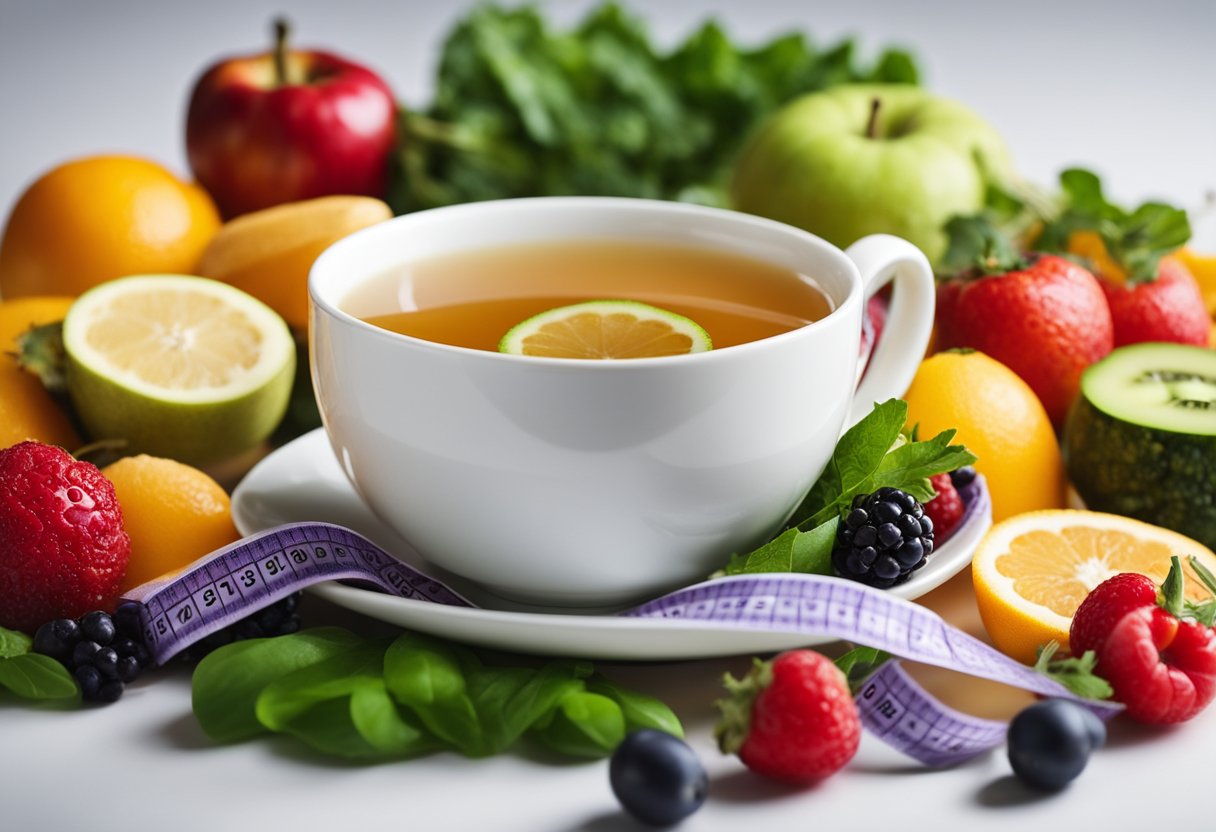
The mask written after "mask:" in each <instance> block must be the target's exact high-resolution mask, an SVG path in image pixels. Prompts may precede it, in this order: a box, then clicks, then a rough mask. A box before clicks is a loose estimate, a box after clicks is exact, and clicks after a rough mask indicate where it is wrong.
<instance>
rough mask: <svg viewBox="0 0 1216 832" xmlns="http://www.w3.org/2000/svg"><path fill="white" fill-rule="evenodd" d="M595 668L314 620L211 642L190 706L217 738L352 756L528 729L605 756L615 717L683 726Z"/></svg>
mask: <svg viewBox="0 0 1216 832" xmlns="http://www.w3.org/2000/svg"><path fill="white" fill-rule="evenodd" d="M491 661H493V663H491ZM593 673H594V668H593V667H592V666H591V665H590V664H589V663H587V662H581V661H568V660H554V661H548V662H543V663H538V662H535V661H532V660H525V659H521V658H519V657H511V656H507V655H500V654H485V657H484V658H483V655H482V654H479V653H478V652H476V651H473V650H470V649H469V648H467V647H462V646H460V645H455V644H450V643H448V642H445V641H443V640H441V639H437V638H432V637H429V636H423V635H418V634H415V633H405V634H403V635H402V636H400V637H399V638H397V639H396V640H394V641H393V642H392V643H391V644H389V643H386V642H384V641H369V640H364V639H360V638H358V637H357V636H354V635H352V634H350V633H348V632H346V631H345V630H337V629H322V630H310V631H303V632H300V633H296V634H295V635H291V636H283V637H280V638H274V639H258V640H250V641H245V642H238V643H235V644H230V645H227V646H225V647H221V648H220V649H219V650H216V651H215V652H214V653H212V654H211V655H210V656H208V657H207V658H206V659H204V660H203V661H202V662H200V663H199V666H198V668H196V670H195V676H194V711H195V715H196V716H197V717H198V719H199V723H200V725H202V726H203V730H204V731H206V733H207V734H208V736H211V737H212V738H213V739H216V740H219V741H231V740H238V739H245V738H248V737H251V736H254V735H256V734H258V733H261V732H265V731H276V732H280V733H285V734H289V735H291V736H294V737H296V738H297V739H299V740H300V741H302V742H304V743H306V744H307V745H309V746H311V747H312V748H314V749H316V750H317V751H320V752H322V753H325V754H332V755H336V756H341V757H346V758H350V759H358V760H376V759H385V758H393V757H409V756H416V755H419V754H424V753H428V752H430V751H434V750H437V749H443V748H448V749H452V750H455V751H459V752H461V753H462V754H465V755H467V756H470V757H482V756H487V755H489V754H496V753H498V752H501V751H503V750H505V749H506V748H508V747H509V746H510V745H512V744H513V743H514V742H515V741H516V740H518V739H519V738H520V737H521V736H522V735H523V734H525V733H526V732H529V731H532V732H533V733H537V734H538V736H539V738H540V739H541V741H542V742H546V743H547V744H549V745H550V746H551V747H552V748H554V749H556V750H559V751H563V753H572V754H577V756H603V755H605V754H607V753H610V752H611V751H612V749H613V748H615V743H616V742H619V741H620V737H623V736H624V733H623V731H624V730H625V728H624V727H622V728H621V730H620V731H618V730H617V728H616V726H617V724H618V723H619V724H620V725H621V726H626V727H628V728H633V727H650V728H658V729H660V730H665V731H669V732H671V733H673V734H676V735H678V736H679V735H682V734H683V731H682V729H681V727H680V723H679V720H678V719H676V717H675V714H673V713H672V712H671V710H670V709H669V708H667V706H665V705H664V704H663V703H662V702H659V701H658V700H657V699H654V698H653V697H649V696H644V695H642V694H638V693H634V692H632V691H628V690H625V689H624V688H621V687H619V686H617V685H614V684H612V683H611V682H609V681H608V680H606V679H603V678H602V677H599V676H594V675H593ZM601 700H603V701H601ZM605 702H606V703H607V705H605V704H604V703H605ZM613 714H615V716H613ZM618 734H619V737H618ZM613 738H616V739H615V740H614V739H613Z"/></svg>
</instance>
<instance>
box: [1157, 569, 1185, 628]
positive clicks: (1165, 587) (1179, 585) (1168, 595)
mask: <svg viewBox="0 0 1216 832" xmlns="http://www.w3.org/2000/svg"><path fill="white" fill-rule="evenodd" d="M1185 582H1186V576H1185V575H1184V574H1183V573H1182V560H1181V559H1180V558H1179V557H1178V556H1177V555H1173V556H1171V557H1170V571H1169V572H1167V573H1166V574H1165V580H1164V581H1162V582H1161V588H1160V589H1159V590H1157V602H1158V603H1159V604H1160V605H1161V608H1162V609H1164V610H1165V611H1166V612H1168V613H1169V614H1170V615H1172V616H1174V617H1175V618H1178V617H1180V616H1181V615H1182V612H1183V600H1184V597H1185V595H1184V593H1185Z"/></svg>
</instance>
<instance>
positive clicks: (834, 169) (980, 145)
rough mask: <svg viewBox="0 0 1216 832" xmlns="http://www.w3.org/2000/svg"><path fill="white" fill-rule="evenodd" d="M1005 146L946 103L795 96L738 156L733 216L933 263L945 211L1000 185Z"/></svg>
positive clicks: (914, 94)
mask: <svg viewBox="0 0 1216 832" xmlns="http://www.w3.org/2000/svg"><path fill="white" fill-rule="evenodd" d="M1011 172H1012V165H1011V163H1010V159H1009V151H1008V150H1007V148H1006V146H1005V142H1004V140H1003V139H1002V138H1001V137H1000V135H999V134H998V133H997V132H996V130H995V129H994V128H993V127H992V126H991V125H990V124H988V123H987V122H986V121H984V120H983V119H982V118H980V117H979V116H978V115H976V114H975V113H974V112H972V111H971V110H969V109H968V108H966V107H964V106H963V105H962V104H959V103H958V102H955V101H950V100H948V99H944V98H938V97H936V96H933V95H930V94H929V93H927V92H925V91H924V90H923V89H920V88H919V87H912V86H906V85H879V84H857V85H845V86H839V87H834V88H833V89H831V90H828V91H826V92H818V93H811V94H809V95H805V96H803V97H801V98H798V99H795V100H794V101H792V102H790V103H789V104H788V105H787V106H785V107H784V108H782V109H781V110H780V111H778V112H777V113H775V114H774V115H773V116H772V117H771V118H770V119H768V120H767V121H766V122H764V123H763V124H762V125H761V126H760V128H759V130H758V131H757V133H756V135H755V136H753V137H752V139H751V140H750V142H749V143H748V145H747V146H746V147H745V148H744V150H743V153H742V154H741V156H740V158H739V161H738V164H737V167H736V169H735V175H734V181H733V183H732V186H731V196H732V199H733V202H734V206H735V207H736V208H738V209H739V210H741V211H747V212H748V213H752V214H760V215H761V216H765V217H770V218H772V219H775V220H780V221H782V222H786V223H789V224H791V225H796V226H799V227H800V228H805V229H806V230H808V231H810V232H811V233H813V234H817V235H819V236H820V237H823V238H824V239H826V240H828V241H829V242H831V243H834V244H835V245H838V246H847V245H849V244H850V243H852V242H854V241H855V240H857V239H858V238H860V237H864V236H865V235H867V234H874V233H880V232H881V233H887V234H895V235H897V236H899V237H903V238H904V239H906V240H909V241H910V242H912V243H913V244H915V245H916V246H918V247H919V248H920V249H921V250H922V251H924V252H925V254H926V255H927V256H928V257H929V259H930V260H931V261H933V262H936V261H937V260H938V259H939V258H940V257H941V256H942V255H943V254H944V253H945V251H946V235H945V233H944V232H943V230H942V227H943V226H944V225H945V223H946V221H947V220H949V219H950V218H951V217H952V216H954V215H955V214H972V213H975V212H977V211H978V210H980V208H982V207H983V204H984V193H985V190H986V187H987V183H988V182H989V181H996V182H1005V181H1007V180H1009V179H1010V175H1011Z"/></svg>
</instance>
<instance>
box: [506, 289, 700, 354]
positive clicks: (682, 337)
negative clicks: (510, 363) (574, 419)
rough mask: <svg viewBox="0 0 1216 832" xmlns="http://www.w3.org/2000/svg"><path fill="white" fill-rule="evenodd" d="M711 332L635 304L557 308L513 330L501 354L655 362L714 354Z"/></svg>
mask: <svg viewBox="0 0 1216 832" xmlns="http://www.w3.org/2000/svg"><path fill="white" fill-rule="evenodd" d="M712 347H713V343H712V342H711V341H710V338H709V333H708V332H706V331H705V330H704V329H702V328H701V327H700V326H699V325H698V324H696V323H695V322H693V321H692V320H690V319H688V318H685V317H684V316H683V315H677V314H676V313H675V312H669V311H668V310H666V309H660V308H658V307H657V306H651V305H650V304H648V303H641V302H640V301H635V300H591V301H586V302H584V303H575V304H571V305H570V306H559V307H557V308H556V309H550V310H548V311H545V312H541V313H540V314H539V315H533V316H532V317H531V318H528V319H527V320H526V321H524V322H523V323H520V324H516V325H515V326H513V327H511V329H510V330H509V331H508V332H507V334H506V335H504V336H503V337H502V341H500V342H499V344H498V351H499V352H505V353H510V354H511V355H535V356H543V357H546V358H593V359H618V358H657V357H659V356H664V355H687V354H688V353H693V352H705V351H707V350H709V349H712Z"/></svg>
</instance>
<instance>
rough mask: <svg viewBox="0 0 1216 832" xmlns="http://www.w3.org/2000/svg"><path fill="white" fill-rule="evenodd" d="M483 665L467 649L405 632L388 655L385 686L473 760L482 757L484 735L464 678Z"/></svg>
mask: <svg viewBox="0 0 1216 832" xmlns="http://www.w3.org/2000/svg"><path fill="white" fill-rule="evenodd" d="M480 666H481V661H480V660H479V659H478V658H477V657H476V656H475V655H474V654H473V653H472V651H470V650H468V649H467V648H464V647H459V646H457V645H454V644H448V643H446V642H442V641H440V640H439V639H435V638H431V637H429V636H424V635H421V634H418V633H404V634H403V635H401V636H400V637H398V638H397V639H396V640H395V641H394V642H393V643H392V644H391V645H390V646H389V648H388V651H387V652H386V653H385V654H384V682H385V685H386V687H387V688H388V692H389V693H390V694H392V697H393V698H394V699H395V700H397V701H398V702H400V703H401V704H402V705H404V706H405V707H407V708H409V709H410V710H411V711H412V712H413V713H414V714H415V715H417V717H418V719H419V720H420V721H421V722H422V724H423V725H425V726H426V727H427V729H428V730H429V731H431V732H432V733H434V734H435V735H436V736H437V737H439V738H440V739H442V740H444V741H445V742H447V743H448V744H450V745H452V746H454V747H456V748H459V749H460V750H461V752H463V753H464V754H467V755H469V756H473V757H477V756H484V755H485V754H486V753H487V751H486V741H485V732H484V731H483V730H482V724H481V719H480V718H479V716H478V714H477V708H476V707H475V706H474V704H473V699H472V697H471V696H470V695H469V692H468V685H467V682H466V677H465V674H466V672H467V671H468V670H476V669H479V668H480Z"/></svg>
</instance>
